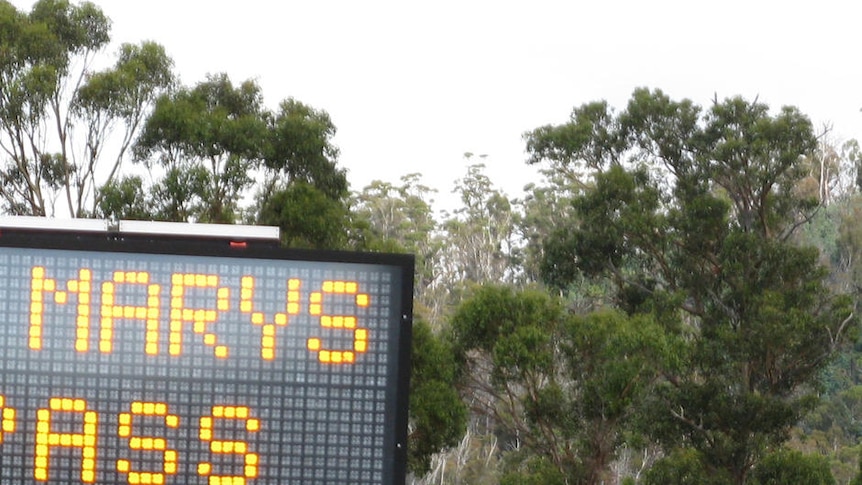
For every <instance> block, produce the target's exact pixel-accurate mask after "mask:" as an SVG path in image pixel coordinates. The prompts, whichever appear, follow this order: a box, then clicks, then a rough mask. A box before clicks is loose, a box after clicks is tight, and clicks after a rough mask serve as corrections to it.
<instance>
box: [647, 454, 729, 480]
mask: <svg viewBox="0 0 862 485" xmlns="http://www.w3.org/2000/svg"><path fill="white" fill-rule="evenodd" d="M643 483H644V485H729V484H731V483H733V481H732V480H731V478H730V476H728V474H727V472H726V471H724V470H711V469H709V468H708V467H707V466H706V464H705V463H704V461H703V457H702V455H701V454H700V453H699V452H698V451H696V450H693V449H677V450H675V451H674V452H673V453H671V454H670V455H668V456H666V457H664V458H662V459H661V460H659V461H658V462H656V463H655V464H654V465H653V466H652V467H651V468H650V469H649V470H647V472H646V475H645V476H644V481H643Z"/></svg>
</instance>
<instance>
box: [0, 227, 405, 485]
mask: <svg viewBox="0 0 862 485" xmlns="http://www.w3.org/2000/svg"><path fill="white" fill-rule="evenodd" d="M3 247H14V248H27V249H37V250H39V249H59V250H71V251H97V252H114V253H137V254H141V253H143V254H166V255H178V256H207V257H230V258H248V259H276V260H286V261H304V262H321V263H359V264H372V265H384V266H390V267H397V268H399V271H400V272H401V275H402V279H401V281H402V282H403V284H402V288H401V310H400V317H401V318H400V322H399V323H400V325H401V328H400V329H399V341H398V345H397V348H398V355H397V359H396V365H397V371H398V375H397V377H396V382H395V386H396V390H395V396H396V399H395V400H396V402H395V407H394V409H393V412H394V418H393V419H394V423H395V443H394V446H393V449H392V450H384V462H385V461H388V460H389V459H391V464H388V466H386V467H385V468H384V470H385V471H387V472H388V473H390V474H391V475H389V479H388V480H387V479H384V485H388V484H391V485H398V484H404V483H406V480H407V426H408V405H409V400H408V397H409V389H410V359H411V355H410V353H411V342H412V333H413V332H412V329H413V279H414V271H415V257H414V256H413V255H412V254H396V253H369V252H353V251H333V250H311V249H289V248H281V247H279V246H278V244H277V243H275V242H270V241H266V240H254V239H249V240H245V239H244V238H242V237H241V236H240V237H231V238H225V237H208V236H195V235H185V234H177V235H175V236H174V235H162V234H159V235H155V236H148V235H141V234H134V235H124V234H121V233H119V232H110V231H106V232H104V233H102V232H95V233H90V232H75V231H74V230H52V229H51V228H50V227H47V228H45V229H33V228H27V229H18V228H0V248H3Z"/></svg>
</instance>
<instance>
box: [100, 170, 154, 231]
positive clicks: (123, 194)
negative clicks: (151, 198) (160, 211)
mask: <svg viewBox="0 0 862 485" xmlns="http://www.w3.org/2000/svg"><path fill="white" fill-rule="evenodd" d="M143 185H144V183H143V180H141V178H140V177H124V178H123V179H121V180H115V181H112V182H109V183H108V184H106V185H105V186H103V187H102V189H101V198H100V200H99V207H98V209H97V210H96V214H95V216H96V217H97V218H101V219H110V220H114V221H119V220H122V219H125V220H147V219H150V218H151V212H150V208H149V207H147V205H146V200H145V197H146V195H145V193H144V188H143Z"/></svg>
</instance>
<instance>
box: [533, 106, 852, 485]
mask: <svg viewBox="0 0 862 485" xmlns="http://www.w3.org/2000/svg"><path fill="white" fill-rule="evenodd" d="M816 146H817V144H816V140H815V137H814V135H813V133H812V129H811V123H810V121H809V120H808V119H807V118H806V117H805V116H803V115H802V114H801V113H799V112H798V110H796V109H794V108H783V109H781V110H780V111H779V112H778V113H777V114H775V115H772V114H771V113H770V112H769V109H768V107H767V106H766V105H763V104H759V103H749V102H747V101H745V100H743V99H741V98H732V99H728V100H725V101H723V102H718V101H716V103H715V104H713V106H712V107H711V109H709V110H708V111H705V112H703V113H702V112H701V110H700V108H698V107H696V106H693V105H692V103H691V102H690V101H687V100H684V101H680V102H677V101H673V100H671V99H669V98H668V97H667V96H665V95H664V94H663V93H661V92H660V91H652V92H651V91H648V90H644V89H639V90H636V91H635V93H634V94H633V95H632V98H631V100H630V102H629V105H628V107H627V109H626V110H625V111H623V112H621V113H619V114H614V113H612V112H611V111H610V110H609V109H608V108H607V107H606V106H604V105H602V104H595V103H594V104H590V105H585V106H584V107H582V108H579V109H576V110H575V112H574V113H573V115H572V120H571V121H570V122H569V123H567V124H565V125H562V126H560V127H545V128H540V129H538V130H536V131H534V132H532V133H531V134H529V135H528V147H529V148H530V149H531V150H532V152H533V158H532V159H531V160H532V161H534V162H539V161H542V160H545V159H547V160H548V161H549V162H550V164H551V166H552V167H553V168H555V169H558V170H559V171H565V172H566V173H572V172H574V171H578V170H584V169H588V170H592V171H593V172H592V174H591V177H592V180H593V181H594V188H592V189H590V190H587V191H585V193H584V194H583V195H581V196H579V197H578V198H576V199H575V202H574V208H575V214H574V216H573V217H572V218H571V220H570V222H569V224H567V225H564V226H561V227H560V228H559V230H558V231H557V232H556V233H554V234H552V235H551V236H550V238H549V239H548V243H547V246H546V248H547V250H546V251H545V259H544V261H543V266H542V268H543V273H544V278H545V280H546V281H547V282H548V283H550V284H552V285H554V286H555V287H558V288H568V287H569V285H571V284H572V283H573V282H575V281H578V280H579V279H580V278H582V277H583V275H587V276H597V277H598V276H601V277H606V278H608V279H609V280H610V281H612V282H613V283H614V285H615V286H616V293H617V305H618V306H619V307H620V308H621V309H623V310H625V311H626V312H627V313H629V314H632V315H637V314H639V313H649V314H652V315H653V317H654V318H655V319H656V320H657V321H659V322H661V323H662V325H663V327H664V328H666V329H668V330H672V331H674V332H678V335H679V337H681V338H683V339H685V340H684V341H685V342H687V343H686V345H685V346H684V347H682V348H680V349H679V351H678V352H677V355H678V356H679V360H678V363H679V366H678V367H676V369H675V370H674V371H672V372H667V378H668V380H667V382H665V383H663V384H662V386H661V387H660V390H661V392H660V393H658V394H657V400H656V402H655V404H654V409H653V414H652V415H651V419H650V422H649V424H650V426H651V428H652V433H653V436H654V437H655V438H657V439H659V440H661V441H662V442H663V443H664V444H665V445H666V446H668V447H669V448H672V447H674V446H676V445H681V444H686V445H688V446H692V447H694V448H695V449H697V450H698V451H699V452H700V453H701V454H700V455H699V460H701V461H703V463H704V465H705V466H706V467H707V468H708V469H710V470H725V471H726V472H727V473H728V476H730V477H732V479H733V482H734V483H738V484H741V483H744V482H745V478H746V475H747V473H748V470H749V469H750V467H751V466H752V465H753V464H755V463H757V462H758V460H759V459H760V458H761V457H762V456H763V454H764V453H765V451H766V450H767V449H769V448H770V447H774V446H775V445H778V444H779V443H781V442H783V441H784V440H785V439H786V438H787V436H788V430H789V429H790V427H791V426H792V425H794V424H795V423H796V422H797V421H798V419H799V418H800V417H801V416H802V414H803V413H804V412H805V411H806V410H808V409H810V408H811V403H812V402H813V401H812V396H811V395H810V394H809V393H808V392H806V391H808V390H810V389H811V388H810V387H809V385H810V384H812V383H813V382H814V381H815V379H816V377H817V375H818V373H819V372H820V371H821V370H822V369H823V368H824V366H825V364H826V363H827V362H829V359H830V356H831V355H832V354H833V352H834V351H835V350H836V349H838V348H840V346H841V345H842V344H843V343H844V342H846V341H847V340H848V338H853V335H854V333H855V332H854V330H853V329H854V327H855V325H854V323H855V319H854V316H853V308H852V305H851V300H850V298H849V297H848V296H847V295H835V294H833V289H832V288H830V287H829V286H828V285H827V284H826V278H825V277H826V271H825V269H824V268H823V267H822V266H821V265H820V260H819V256H818V252H817V250H816V249H806V248H801V247H798V246H795V245H794V244H793V242H792V240H791V236H792V235H793V234H794V232H795V231H796V230H797V228H798V227H799V225H800V224H801V223H802V222H804V221H805V220H807V218H809V217H811V215H812V213H813V210H814V209H815V206H816V203H817V201H816V200H815V199H812V198H809V197H806V196H804V195H803V194H802V192H801V191H799V190H797V186H798V184H799V183H800V182H801V181H802V180H803V179H804V178H805V177H806V176H807V172H806V170H807V167H806V166H805V165H804V164H803V161H804V160H805V156H807V155H810V154H811V153H812V151H813V150H814V149H815V148H816Z"/></svg>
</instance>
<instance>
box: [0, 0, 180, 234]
mask: <svg viewBox="0 0 862 485" xmlns="http://www.w3.org/2000/svg"><path fill="white" fill-rule="evenodd" d="M109 32H110V21H109V20H108V18H107V17H106V16H105V14H104V13H103V12H102V11H101V10H100V9H99V8H98V7H97V6H95V5H94V4H92V3H90V2H83V3H80V4H78V5H74V4H71V3H69V2H68V1H65V0H40V1H38V2H36V3H35V4H34V5H33V7H32V9H31V11H30V12H29V13H25V12H20V11H18V10H16V9H15V7H14V6H13V5H12V4H10V3H9V2H7V1H5V0H0V45H2V46H3V47H2V49H0V181H2V183H0V203H2V207H3V209H4V210H5V211H6V212H9V213H12V214H21V215H55V214H56V215H61V214H63V213H68V215H69V216H71V217H80V216H86V215H92V214H93V212H94V211H95V209H96V207H97V206H98V204H99V197H100V196H99V193H98V190H97V189H98V186H99V185H102V184H106V183H110V182H111V181H112V180H113V179H114V177H115V176H116V175H117V174H118V173H119V170H120V166H121V164H122V162H123V161H124V159H125V154H126V151H127V149H128V148H129V147H130V146H131V143H132V141H133V139H134V138H135V136H136V135H137V133H138V130H139V126H140V123H141V121H142V119H143V117H144V116H145V115H146V113H147V112H148V110H149V109H150V108H151V106H152V103H153V101H154V99H155V97H156V96H157V95H158V94H159V93H161V92H163V91H164V90H166V89H168V88H169V87H170V85H171V83H172V82H173V75H172V73H171V69H172V62H171V60H170V59H169V58H168V57H167V56H166V55H165V52H164V50H163V49H162V48H161V47H160V46H158V45H157V44H154V43H151V42H144V43H142V44H140V45H131V44H125V45H123V46H121V47H120V51H119V54H118V56H117V60H116V64H115V65H114V66H112V67H110V68H108V69H106V70H104V71H93V70H92V66H93V65H94V62H95V60H96V59H97V58H98V56H99V55H100V54H101V53H102V52H103V51H104V48H105V47H106V46H107V45H108V42H109V40H110V37H109ZM112 136H116V138H115V139H116V140H118V141H117V142H116V143H112V144H108V143H107V141H108V140H109V139H111V137H112Z"/></svg>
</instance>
